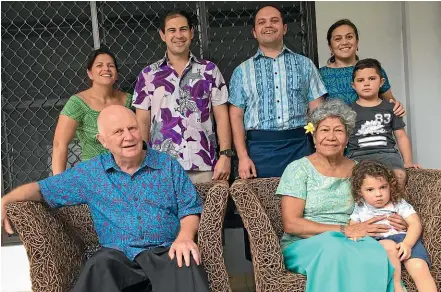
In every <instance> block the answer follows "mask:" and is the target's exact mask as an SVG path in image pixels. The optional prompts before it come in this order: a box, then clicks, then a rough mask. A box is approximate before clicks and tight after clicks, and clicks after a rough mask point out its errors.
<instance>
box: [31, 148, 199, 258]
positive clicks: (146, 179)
mask: <svg viewBox="0 0 441 292" xmlns="http://www.w3.org/2000/svg"><path fill="white" fill-rule="evenodd" d="M38 185H39V186H40V190H41V192H42V194H43V197H44V199H45V200H46V201H47V202H48V204H49V205H51V206H52V207H62V206H69V205H78V204H87V205H89V208H90V213H91V215H92V219H93V222H94V225H95V230H96V233H97V234H98V238H99V242H100V244H101V245H102V246H104V247H109V248H114V249H117V250H120V251H122V252H124V253H125V254H126V255H127V257H129V258H130V259H132V260H133V259H134V258H135V257H136V255H138V254H139V253H140V252H142V251H144V250H146V249H150V248H154V247H158V246H166V247H168V246H171V244H172V243H173V241H174V240H175V239H176V237H177V235H178V232H179V230H180V219H181V218H183V217H185V216H187V215H191V214H200V213H201V212H202V203H201V200H200V198H199V195H198V193H197V191H196V189H195V187H194V185H193V184H192V183H191V181H190V179H189V177H188V175H187V174H186V172H185V171H184V169H183V168H182V167H181V165H180V164H179V162H178V161H177V160H176V159H173V158H172V157H171V156H169V155H167V154H165V153H161V152H159V151H156V150H153V149H151V148H148V150H147V154H146V157H145V158H144V161H143V162H142V164H141V166H140V168H139V169H138V170H137V171H136V172H135V173H134V174H133V175H129V174H128V173H125V172H123V171H121V169H120V168H119V167H118V165H117V164H116V162H115V160H114V159H113V156H112V154H102V155H99V156H97V157H95V158H93V159H91V160H89V161H85V162H82V163H79V164H78V165H76V166H75V167H73V168H71V169H68V170H66V171H64V172H63V173H61V174H59V175H56V176H51V177H48V178H47V179H44V180H41V181H39V182H38Z"/></svg>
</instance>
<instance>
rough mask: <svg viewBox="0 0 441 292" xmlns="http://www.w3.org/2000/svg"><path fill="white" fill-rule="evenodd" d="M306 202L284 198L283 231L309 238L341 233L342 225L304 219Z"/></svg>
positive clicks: (282, 205) (282, 203) (293, 198)
mask: <svg viewBox="0 0 441 292" xmlns="http://www.w3.org/2000/svg"><path fill="white" fill-rule="evenodd" d="M305 203H306V201H305V200H303V199H299V198H296V197H291V196H282V201H281V207H282V223H283V231H285V232H286V233H289V234H295V235H297V236H299V237H302V238H308V237H311V236H314V235H317V234H320V233H323V232H326V231H340V228H341V227H340V226H341V225H336V224H321V223H316V222H312V221H310V220H307V219H304V218H303V211H304V209H305Z"/></svg>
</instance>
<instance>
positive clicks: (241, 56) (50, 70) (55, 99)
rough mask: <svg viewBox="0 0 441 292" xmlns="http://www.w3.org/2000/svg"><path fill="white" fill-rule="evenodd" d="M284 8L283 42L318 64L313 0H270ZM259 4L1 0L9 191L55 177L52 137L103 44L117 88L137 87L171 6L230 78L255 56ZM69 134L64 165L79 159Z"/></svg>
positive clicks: (154, 55)
mask: <svg viewBox="0 0 441 292" xmlns="http://www.w3.org/2000/svg"><path fill="white" fill-rule="evenodd" d="M268 3H273V4H277V5H278V6H279V7H281V8H282V9H283V11H284V14H285V17H286V20H287V23H288V33H287V35H286V37H285V43H286V44H287V46H288V47H289V48H291V49H293V50H294V51H295V52H298V53H301V54H304V55H306V56H308V57H310V58H312V59H313V60H314V61H315V62H316V63H317V52H316V44H315V42H316V34H315V12H314V4H313V3H312V2H280V3H279V2H268ZM261 4H262V3H261V2H260V3H259V2H241V1H237V2H229V1H225V2H218V1H216V2H215V1H209V2H206V1H193V2H164V1H157V2H138V1H136V2H125V1H124V2H110V1H109V2H105V1H102V2H101V1H97V2H95V1H90V2H80V1H75V2H67V1H66V2H61V1H60V2H54V1H35V2H33V1H29V2H19V1H13V2H12V1H11V2H2V3H1V26H2V30H1V38H2V39H1V53H2V63H1V64H2V65H1V81H2V88H1V102H2V103H1V115H2V116H1V123H2V129H1V154H2V156H1V157H2V158H1V163H2V183H3V193H5V192H8V191H10V190H12V189H13V188H14V187H17V186H19V185H21V184H23V183H26V182H30V181H35V180H39V179H42V178H45V177H47V176H49V175H50V174H51V153H52V139H53V133H54V131H55V126H56V123H57V120H58V115H59V113H60V111H61V109H62V108H63V106H64V104H65V103H66V101H67V100H68V98H69V97H70V96H71V95H73V94H75V93H77V92H79V91H82V90H85V89H86V88H87V87H88V79H87V74H86V70H85V68H84V63H85V61H86V57H87V55H88V54H89V53H90V52H91V51H92V50H93V49H94V47H98V46H100V45H105V46H107V47H109V48H110V49H111V51H113V52H114V53H115V55H116V57H117V61H118V63H119V67H120V76H119V82H118V87H119V88H120V89H121V90H124V91H128V92H133V89H134V87H135V83H136V78H137V76H138V74H139V72H140V71H141V70H142V68H144V67H145V66H146V65H148V64H150V63H152V62H155V61H157V60H159V59H160V58H162V57H163V56H164V54H165V50H166V47H165V44H164V43H163V42H162V41H161V39H160V36H159V33H158V29H159V26H160V22H161V19H162V17H163V15H164V14H165V13H166V11H168V10H171V9H183V10H186V11H188V12H190V13H191V15H192V19H193V20H194V24H195V37H194V39H193V43H192V47H191V50H192V52H193V53H194V54H195V55H196V56H200V57H202V58H205V59H209V60H211V61H214V62H215V63H216V64H217V65H218V67H219V68H220V69H221V71H222V73H223V75H224V78H225V80H226V81H227V83H228V81H229V79H230V77H231V74H232V72H233V70H234V68H235V67H236V66H238V65H239V64H240V63H241V62H243V61H244V60H246V59H247V58H249V57H251V56H252V55H254V54H255V53H256V50H257V42H256V41H255V40H254V37H253V36H252V33H251V30H252V15H253V13H254V12H255V11H256V8H257V7H258V6H259V5H261ZM80 153H81V149H80V147H79V145H78V143H77V141H76V140H75V141H73V142H72V144H71V145H70V149H69V158H68V164H69V165H70V166H72V165H74V164H75V163H77V162H78V161H79V156H80Z"/></svg>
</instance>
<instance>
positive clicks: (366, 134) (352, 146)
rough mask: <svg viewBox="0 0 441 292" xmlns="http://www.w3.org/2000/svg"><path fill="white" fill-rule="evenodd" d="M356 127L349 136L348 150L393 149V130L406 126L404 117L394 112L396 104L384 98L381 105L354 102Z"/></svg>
mask: <svg viewBox="0 0 441 292" xmlns="http://www.w3.org/2000/svg"><path fill="white" fill-rule="evenodd" d="M351 107H352V109H353V110H354V111H355V112H356V113H357V118H356V121H355V128H354V131H353V132H352V134H351V135H350V137H349V143H348V151H349V152H352V151H356V150H373V149H393V148H394V147H395V144H396V142H395V138H394V134H393V131H395V130H399V129H402V128H404V126H406V124H405V123H404V122H403V119H402V118H400V117H397V116H396V115H395V114H394V111H393V108H394V104H393V103H389V102H387V101H385V100H383V101H382V102H381V103H380V104H379V105H377V106H373V107H363V106H360V105H359V104H357V103H356V102H354V103H353V104H352V105H351Z"/></svg>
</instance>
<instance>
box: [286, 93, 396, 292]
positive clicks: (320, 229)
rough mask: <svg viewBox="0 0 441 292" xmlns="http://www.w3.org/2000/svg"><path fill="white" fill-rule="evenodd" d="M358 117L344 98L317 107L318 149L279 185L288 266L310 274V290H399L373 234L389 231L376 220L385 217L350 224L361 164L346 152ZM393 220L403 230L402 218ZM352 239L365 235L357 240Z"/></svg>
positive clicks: (314, 120)
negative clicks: (354, 176) (353, 179)
mask: <svg viewBox="0 0 441 292" xmlns="http://www.w3.org/2000/svg"><path fill="white" fill-rule="evenodd" d="M355 116H356V113H355V112H354V111H352V110H351V109H350V108H349V107H348V106H347V105H345V104H344V103H343V102H342V101H340V100H330V101H326V102H325V103H323V104H322V105H320V106H319V107H317V109H315V110H314V111H313V112H312V114H311V117H310V121H311V124H312V125H310V128H311V129H312V128H314V129H315V131H313V138H314V143H315V146H316V152H315V153H314V154H312V155H310V156H307V157H304V158H302V159H300V160H296V161H294V162H292V163H291V164H290V165H289V166H288V167H287V168H286V170H285V172H284V173H283V175H282V178H281V179H280V184H279V186H278V188H277V194H278V195H279V196H281V208H282V221H283V229H284V231H285V233H284V235H283V238H282V241H281V248H282V251H283V257H284V261H285V266H286V268H287V269H288V270H290V271H293V272H295V273H300V274H303V275H306V276H307V284H306V291H307V292H322V291H326V292H353V291H366V292H371V291H378V292H386V291H388V292H392V291H394V287H393V272H394V268H393V266H392V265H391V264H390V262H389V260H388V257H387V253H386V251H385V250H384V249H383V247H382V246H381V244H379V243H378V242H377V241H376V240H374V239H373V238H371V237H369V236H375V235H377V234H380V233H382V232H384V231H387V230H389V228H390V227H389V226H387V225H380V224H374V223H375V222H377V221H379V220H382V219H384V218H385V217H384V216H383V217H379V218H375V219H374V220H371V221H368V222H365V223H364V224H363V223H360V224H355V225H350V226H349V225H348V223H349V216H350V214H351V213H352V210H353V208H354V201H353V199H352V196H351V189H350V176H351V172H352V168H353V167H354V165H355V162H354V161H353V160H350V159H347V158H346V157H344V155H343V152H344V149H345V147H346V144H347V142H348V137H349V133H350V132H351V131H352V130H353V128H354V125H355ZM389 220H390V221H391V224H392V225H393V226H394V227H396V228H398V229H400V230H401V229H403V226H402V224H403V221H404V220H403V219H402V218H401V217H399V216H395V217H393V218H389ZM394 221H395V222H396V223H394ZM397 223H398V224H397ZM364 236H366V237H364ZM352 237H362V239H361V240H359V241H357V242H355V241H352V240H350V239H349V238H352ZM372 279H375V280H372Z"/></svg>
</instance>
